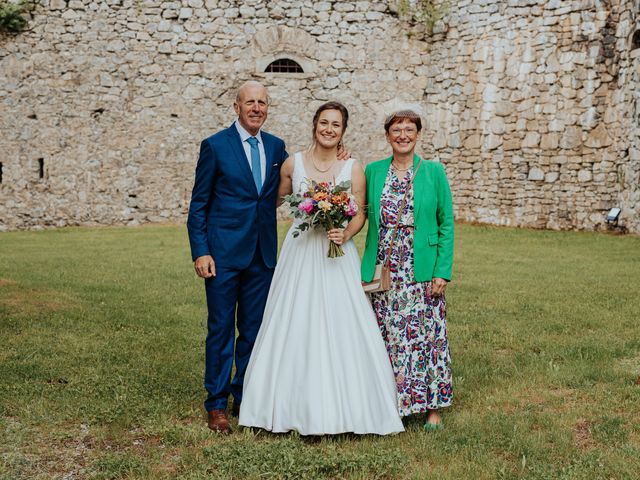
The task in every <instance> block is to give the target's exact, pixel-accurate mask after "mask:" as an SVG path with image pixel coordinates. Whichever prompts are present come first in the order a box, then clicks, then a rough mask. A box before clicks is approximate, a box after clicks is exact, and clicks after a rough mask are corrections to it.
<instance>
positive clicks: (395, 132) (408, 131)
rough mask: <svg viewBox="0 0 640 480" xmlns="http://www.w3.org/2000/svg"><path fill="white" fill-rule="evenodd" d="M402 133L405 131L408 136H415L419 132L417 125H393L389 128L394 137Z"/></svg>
mask: <svg viewBox="0 0 640 480" xmlns="http://www.w3.org/2000/svg"><path fill="white" fill-rule="evenodd" d="M402 133H404V134H405V135H406V136H407V137H413V136H414V135H415V134H416V133H418V129H417V128H415V127H404V128H400V127H393V128H391V129H390V130H389V135H391V136H392V137H399V136H400V135H401V134H402Z"/></svg>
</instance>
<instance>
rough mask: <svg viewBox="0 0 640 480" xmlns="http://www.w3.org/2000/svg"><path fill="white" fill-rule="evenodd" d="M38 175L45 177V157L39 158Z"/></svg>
mask: <svg viewBox="0 0 640 480" xmlns="http://www.w3.org/2000/svg"><path fill="white" fill-rule="evenodd" d="M38 177H39V178H44V158H39V159H38Z"/></svg>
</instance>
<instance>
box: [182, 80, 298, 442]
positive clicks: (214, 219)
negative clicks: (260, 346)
mask: <svg viewBox="0 0 640 480" xmlns="http://www.w3.org/2000/svg"><path fill="white" fill-rule="evenodd" d="M233 107H234V110H235V111H236V114H237V115H238V118H237V120H236V121H235V122H234V123H233V124H232V125H231V126H230V127H229V128H227V129H225V130H222V131H220V132H218V133H216V134H215V135H212V136H211V137H209V138H206V139H205V140H203V141H202V143H201V145H200V157H199V159H198V164H197V167H196V175H195V183H194V186H193V192H192V194H191V205H190V207H189V216H188V220H187V229H188V231H189V243H190V245H191V256H192V260H193V261H194V267H195V270H196V273H197V274H198V276H200V277H202V278H204V279H205V290H206V297H207V308H208V312H209V313H208V334H207V341H206V355H205V375H204V386H205V388H206V390H207V393H208V396H207V399H206V401H205V402H204V406H205V408H206V410H207V412H208V426H209V428H210V429H211V430H214V431H216V432H221V433H230V432H231V426H230V424H229V419H228V417H227V413H226V409H227V399H228V397H229V393H231V395H232V396H233V400H234V402H233V406H232V413H233V414H234V415H237V413H238V411H239V407H240V403H241V401H242V384H243V380H244V374H245V370H246V368H247V364H248V363H249V357H250V355H251V350H252V348H253V344H254V342H255V339H256V336H257V334H258V330H259V328H260V323H261V322H262V314H263V311H264V306H265V303H266V300H267V295H268V293H269V286H270V284H271V278H272V276H273V271H274V268H275V265H276V254H277V245H278V237H277V226H276V200H277V192H278V182H279V179H280V167H281V165H282V163H283V162H284V161H285V159H286V158H287V152H286V151H285V144H284V142H283V141H282V140H281V139H279V138H278V137H275V136H273V135H270V134H268V133H266V132H264V131H262V130H261V128H262V125H263V124H264V122H265V120H266V119H267V111H268V109H269V97H268V95H267V90H266V89H265V87H264V86H263V85H262V84H260V83H258V82H254V81H250V82H246V83H245V84H243V85H242V86H241V87H240V89H239V90H238V94H237V96H236V100H235V102H234V104H233ZM236 322H237V328H238V333H239V335H238V338H237V340H236V342H235V364H236V372H235V375H234V377H233V380H231V371H232V364H233V360H234V339H235V329H236Z"/></svg>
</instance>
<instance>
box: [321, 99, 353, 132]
mask: <svg viewBox="0 0 640 480" xmlns="http://www.w3.org/2000/svg"><path fill="white" fill-rule="evenodd" d="M325 110H338V111H339V112H340V115H342V134H343V135H344V132H345V130H346V129H347V123H348V122H349V111H348V110H347V107H345V106H344V105H343V104H341V103H340V102H327V103H323V104H322V105H320V106H319V107H318V110H316V113H315V115H314V116H313V135H314V136H315V134H316V127H317V126H318V120H319V119H320V114H321V113H322V112H324V111H325Z"/></svg>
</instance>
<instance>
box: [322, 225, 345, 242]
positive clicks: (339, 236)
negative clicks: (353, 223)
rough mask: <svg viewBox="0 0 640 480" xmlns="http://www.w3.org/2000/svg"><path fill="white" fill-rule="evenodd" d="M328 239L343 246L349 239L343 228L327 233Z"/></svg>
mask: <svg viewBox="0 0 640 480" xmlns="http://www.w3.org/2000/svg"><path fill="white" fill-rule="evenodd" d="M327 238H328V239H329V240H331V241H332V242H333V243H335V244H336V245H342V244H343V243H344V242H346V241H347V238H346V236H345V234H344V229H342V228H332V229H331V230H329V231H328V232H327Z"/></svg>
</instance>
